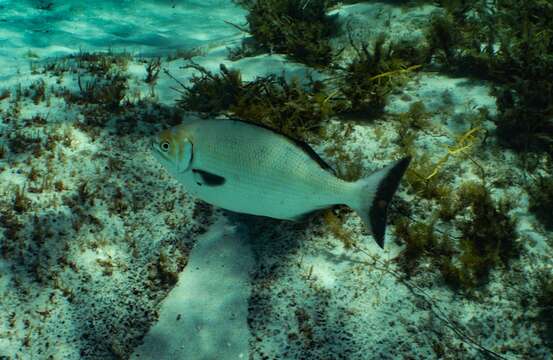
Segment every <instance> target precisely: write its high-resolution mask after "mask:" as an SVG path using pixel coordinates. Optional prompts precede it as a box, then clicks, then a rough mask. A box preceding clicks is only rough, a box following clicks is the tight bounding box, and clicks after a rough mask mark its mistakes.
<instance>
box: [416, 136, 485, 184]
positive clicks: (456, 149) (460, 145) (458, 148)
mask: <svg viewBox="0 0 553 360" xmlns="http://www.w3.org/2000/svg"><path fill="white" fill-rule="evenodd" d="M480 129H481V128H480V127H475V128H472V129H470V130H469V131H467V132H466V133H464V134H463V135H462V136H461V137H460V138H459V140H457V144H456V145H455V146H453V147H449V146H446V148H447V154H445V156H444V157H443V158H441V159H440V160H439V161H438V163H437V164H436V167H434V170H433V171H432V172H431V173H430V175H428V176H427V177H426V180H430V179H431V178H432V177H434V176H435V175H436V174H437V173H438V172H439V171H440V169H441V168H442V166H443V165H444V164H445V163H446V162H447V160H448V159H449V157H450V156H451V155H453V156H457V155H458V154H459V153H462V152H464V151H465V150H467V149H469V148H470V147H471V146H472V145H473V144H474V136H473V135H474V134H475V133H476V132H477V131H479V130H480Z"/></svg>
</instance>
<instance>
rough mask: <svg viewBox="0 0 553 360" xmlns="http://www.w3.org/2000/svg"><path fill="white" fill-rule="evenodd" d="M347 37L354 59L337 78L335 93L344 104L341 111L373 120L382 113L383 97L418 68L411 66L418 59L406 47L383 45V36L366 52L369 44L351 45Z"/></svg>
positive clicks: (417, 65) (350, 38)
mask: <svg viewBox="0 0 553 360" xmlns="http://www.w3.org/2000/svg"><path fill="white" fill-rule="evenodd" d="M348 34H349V40H350V45H351V47H352V48H353V49H354V51H355V53H356V57H355V58H354V60H353V61H352V62H350V63H349V64H348V65H347V66H346V67H345V68H343V69H342V70H343V72H342V75H341V76H340V79H341V82H340V86H339V91H340V93H341V94H342V95H343V97H344V98H345V99H346V102H347V105H346V107H345V109H343V111H346V112H349V113H354V114H360V115H363V116H368V117H377V116H379V115H381V114H382V113H383V111H384V107H385V106H386V100H387V96H388V95H389V94H390V93H392V92H393V91H394V90H396V89H397V88H398V87H399V85H401V84H402V83H404V82H405V80H406V77H405V75H406V74H408V73H409V72H411V71H413V70H416V69H417V68H419V67H420V65H419V64H414V63H413V60H414V59H418V56H417V55H413V51H411V50H412V49H410V45H408V44H392V43H391V42H388V43H387V42H386V37H385V36H384V35H380V36H378V37H377V38H376V40H375V42H374V44H373V46H372V47H371V49H370V50H369V44H367V43H361V44H355V42H354V41H353V39H352V37H351V32H348Z"/></svg>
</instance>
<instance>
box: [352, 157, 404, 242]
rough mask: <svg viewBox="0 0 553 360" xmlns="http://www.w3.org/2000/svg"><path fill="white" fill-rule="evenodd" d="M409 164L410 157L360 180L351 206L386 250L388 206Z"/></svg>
mask: <svg viewBox="0 0 553 360" xmlns="http://www.w3.org/2000/svg"><path fill="white" fill-rule="evenodd" d="M409 162H411V157H410V156H408V157H405V158H403V159H401V160H398V161H396V162H394V163H392V164H390V165H388V166H386V167H385V168H383V169H381V170H378V171H376V172H374V173H372V174H371V175H370V176H369V177H367V178H365V179H361V180H359V181H358V184H359V189H358V191H359V193H357V196H356V198H357V200H354V204H351V205H350V206H351V207H352V208H353V209H354V210H355V211H356V212H357V214H359V216H360V217H361V218H362V219H363V222H364V223H365V224H366V225H367V227H368V228H369V229H370V230H371V232H372V234H373V236H374V239H375V240H376V243H377V244H378V245H379V246H380V247H381V248H384V236H385V233H386V214H387V211H388V205H389V204H390V201H391V200H392V197H393V196H394V193H395V192H396V190H397V188H398V186H399V182H400V180H401V178H402V177H403V174H404V173H405V170H407V167H408V166H409Z"/></svg>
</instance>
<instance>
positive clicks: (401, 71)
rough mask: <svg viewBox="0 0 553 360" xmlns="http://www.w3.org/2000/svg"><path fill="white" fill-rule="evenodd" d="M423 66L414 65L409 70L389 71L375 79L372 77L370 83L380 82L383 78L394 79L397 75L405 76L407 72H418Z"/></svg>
mask: <svg viewBox="0 0 553 360" xmlns="http://www.w3.org/2000/svg"><path fill="white" fill-rule="evenodd" d="M421 66H422V65H413V66H409V67H408V68H405V69H399V70H392V71H387V72H385V73H382V74H378V75H375V76H373V77H370V78H369V81H373V80H378V79H381V78H383V77H392V76H395V75H399V74H403V73H406V72H409V71H413V70H416V69H418V68H420V67H421Z"/></svg>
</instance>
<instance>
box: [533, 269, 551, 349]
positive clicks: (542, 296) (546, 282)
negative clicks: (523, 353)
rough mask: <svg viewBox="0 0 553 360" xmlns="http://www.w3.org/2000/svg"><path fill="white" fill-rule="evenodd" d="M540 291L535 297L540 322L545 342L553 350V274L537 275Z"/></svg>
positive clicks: (543, 273)
mask: <svg viewBox="0 0 553 360" xmlns="http://www.w3.org/2000/svg"><path fill="white" fill-rule="evenodd" d="M537 284H538V290H537V292H536V293H535V295H534V301H535V307H536V309H537V315H536V320H538V322H539V324H540V327H541V328H542V329H540V330H541V331H538V333H539V334H540V335H541V337H542V339H543V341H544V342H545V344H546V345H547V346H549V347H550V348H552V349H553V273H552V272H551V270H542V271H539V272H538V273H537Z"/></svg>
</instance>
